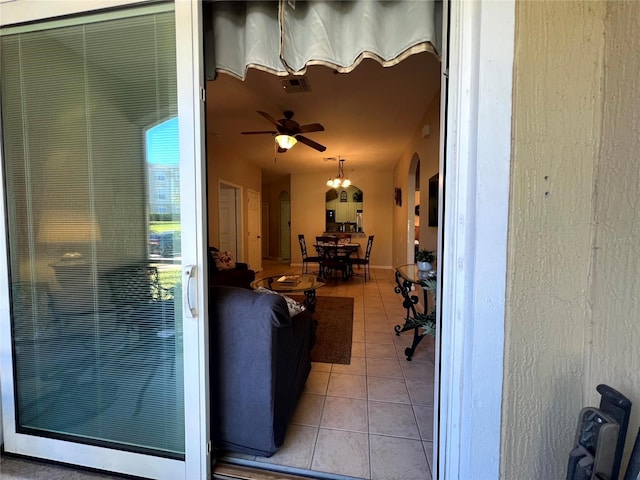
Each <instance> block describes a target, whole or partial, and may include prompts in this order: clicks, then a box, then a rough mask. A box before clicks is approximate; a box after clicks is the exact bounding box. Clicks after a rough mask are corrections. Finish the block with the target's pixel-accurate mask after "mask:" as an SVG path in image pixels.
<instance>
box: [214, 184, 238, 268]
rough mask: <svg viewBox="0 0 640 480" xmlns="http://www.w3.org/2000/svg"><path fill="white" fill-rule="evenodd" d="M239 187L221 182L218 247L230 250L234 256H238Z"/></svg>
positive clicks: (222, 249) (221, 249)
mask: <svg viewBox="0 0 640 480" xmlns="http://www.w3.org/2000/svg"><path fill="white" fill-rule="evenodd" d="M239 196H240V194H239V189H238V188H235V187H232V186H230V185H226V184H224V183H221V184H220V202H219V215H218V218H219V226H218V232H219V235H220V241H219V246H218V248H219V249H220V251H221V252H224V251H229V252H231V253H232V254H233V257H234V258H238V259H239V257H238V208H237V197H239Z"/></svg>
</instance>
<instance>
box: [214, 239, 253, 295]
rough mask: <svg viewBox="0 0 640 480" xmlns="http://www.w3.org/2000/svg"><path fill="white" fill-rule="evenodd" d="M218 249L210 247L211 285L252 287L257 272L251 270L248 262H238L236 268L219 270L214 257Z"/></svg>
mask: <svg viewBox="0 0 640 480" xmlns="http://www.w3.org/2000/svg"><path fill="white" fill-rule="evenodd" d="M217 252H218V249H217V248H215V247H209V285H226V286H228V287H240V288H248V289H250V288H251V282H253V281H254V280H255V279H256V273H255V272H254V271H253V270H249V266H248V265H247V264H246V263H242V262H236V268H232V269H230V270H219V269H218V267H217V266H216V262H215V259H214V255H215V253H217Z"/></svg>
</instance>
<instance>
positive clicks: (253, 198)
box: [247, 190, 262, 272]
mask: <svg viewBox="0 0 640 480" xmlns="http://www.w3.org/2000/svg"><path fill="white" fill-rule="evenodd" d="M247 197H248V204H247V228H248V230H247V239H248V245H247V247H248V252H249V258H248V259H247V263H248V264H249V268H251V269H252V270H255V271H256V272H260V271H262V254H261V251H260V250H261V248H262V240H261V237H262V234H261V232H260V227H261V222H260V192H256V191H255V190H247Z"/></svg>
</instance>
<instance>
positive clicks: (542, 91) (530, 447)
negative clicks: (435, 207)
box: [501, 1, 616, 479]
mask: <svg viewBox="0 0 640 480" xmlns="http://www.w3.org/2000/svg"><path fill="white" fill-rule="evenodd" d="M613 3H616V2H613ZM606 8H607V6H606V2H591V1H589V2H573V1H567V2H564V1H554V2H517V7H516V9H517V10H516V51H515V66H514V94H513V95H514V101H513V105H514V107H513V109H514V112H513V146H512V148H513V154H512V175H511V189H512V193H511V205H510V214H509V222H510V225H509V247H508V275H507V296H506V303H507V309H506V320H505V325H506V331H505V335H506V336H505V371H504V386H503V426H502V431H503V434H502V453H503V454H502V458H501V478H504V479H515V478H523V479H524V478H536V479H538V478H539V479H552V478H563V477H564V476H565V475H566V464H567V455H568V453H569V450H570V449H571V445H572V441H573V435H574V431H575V425H576V421H577V415H578V413H579V410H580V408H581V407H582V406H583V405H584V403H585V398H584V395H583V392H584V389H585V383H587V382H586V381H585V380H586V379H585V369H584V359H585V354H586V348H587V347H588V345H587V342H586V335H587V332H588V327H589V324H590V321H591V320H590V319H591V312H590V306H589V302H588V293H589V288H590V278H589V274H590V268H591V258H592V242H593V234H594V230H593V227H592V214H593V209H594V189H593V186H594V169H595V163H596V158H597V155H598V149H599V140H600V136H601V123H602V122H601V118H602V106H601V87H602V85H601V79H602V73H603V51H604V19H605V12H606ZM593 388H595V385H589V386H588V388H587V389H588V390H591V389H593Z"/></svg>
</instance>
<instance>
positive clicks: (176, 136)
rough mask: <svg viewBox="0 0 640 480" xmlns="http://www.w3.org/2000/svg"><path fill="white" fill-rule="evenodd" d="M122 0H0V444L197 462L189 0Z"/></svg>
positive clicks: (105, 461) (100, 465) (193, 68)
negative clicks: (141, 0) (46, 4)
mask: <svg viewBox="0 0 640 480" xmlns="http://www.w3.org/2000/svg"><path fill="white" fill-rule="evenodd" d="M118 3H119V4H122V3H125V2H124V1H119V2H102V1H97V2H91V3H90V2H55V4H53V3H52V4H51V8H47V9H44V8H43V9H39V8H33V6H32V4H31V2H26V1H20V0H18V1H15V2H8V3H3V4H1V5H0V19H1V20H0V21H2V22H4V23H3V25H2V26H3V29H2V31H0V42H1V43H0V59H1V62H2V65H3V66H6V65H11V66H12V67H11V68H3V69H2V70H0V82H1V91H2V132H1V133H2V145H1V147H2V148H1V149H0V152H1V155H2V158H1V160H2V182H1V187H0V188H1V190H2V193H3V197H4V200H5V201H4V202H0V208H2V213H3V216H4V219H5V221H3V222H1V224H0V235H1V236H2V238H4V239H5V240H4V241H2V242H0V272H2V275H1V277H0V329H1V330H0V378H1V379H2V385H1V386H2V402H3V404H2V407H3V408H2V413H3V419H2V420H3V423H4V447H5V450H6V451H7V452H11V453H16V454H21V455H27V456H33V457H39V458H44V459H49V460H53V461H58V462H65V463H70V464H76V465H82V466H86V467H91V468H96V469H103V470H108V471H114V472H119V473H121V474H124V475H127V476H139V477H146V478H157V479H171V480H174V479H204V478H207V473H208V468H209V467H208V465H209V461H208V457H207V453H206V451H207V450H206V446H207V441H208V438H209V433H208V427H207V425H208V424H209V422H208V418H207V404H206V389H207V384H206V378H207V377H206V363H205V359H206V357H207V355H206V348H207V343H206V342H205V339H206V335H205V334H206V332H205V322H202V321H201V320H200V317H201V316H202V313H203V312H205V311H206V297H205V289H204V286H205V284H206V283H205V281H204V278H203V275H204V273H205V272H204V271H203V269H202V268H198V267H200V266H202V265H203V258H205V257H204V255H203V253H204V251H205V247H206V246H205V242H204V241H203V239H204V238H205V235H204V228H203V225H204V224H205V223H204V218H205V212H204V207H203V201H202V199H203V191H204V189H203V187H202V185H203V178H204V173H203V172H204V169H203V165H202V147H201V145H202V143H203V142H202V133H201V132H202V120H201V119H202V118H203V115H202V105H201V102H200V101H199V98H200V85H201V83H202V81H201V78H202V75H200V71H201V67H200V58H201V53H199V52H200V45H201V43H202V42H201V39H200V34H199V29H198V28H196V26H197V25H199V24H200V5H199V2H176V3H175V5H174V4H172V3H168V4H167V3H163V4H155V5H147V6H136V7H133V8H127V9H120V8H111V9H109V10H107V11H103V12H99V13H95V14H93V13H91V14H90V13H87V12H84V13H83V12H78V10H82V9H85V10H88V9H91V8H92V9H95V8H99V7H106V6H109V7H113V6H114V5H115V4H118ZM87 5H88V6H87ZM44 11H46V12H47V13H46V15H49V16H52V15H55V16H58V15H60V16H62V18H56V19H55V23H53V22H49V21H48V19H47V20H43V19H41V18H39V17H38V16H39V15H40V16H44V15H45V13H42V12H44ZM68 14H76V15H68ZM41 20H43V21H41ZM13 23H20V25H17V26H15V27H12V26H11V25H12V24H13ZM45 72H46V73H45ZM159 248H160V249H164V251H166V252H170V255H169V256H161V255H158V254H157V251H158V250H157V249H159ZM5 272H6V275H5ZM185 412H188V416H187V415H186V414H185Z"/></svg>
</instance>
